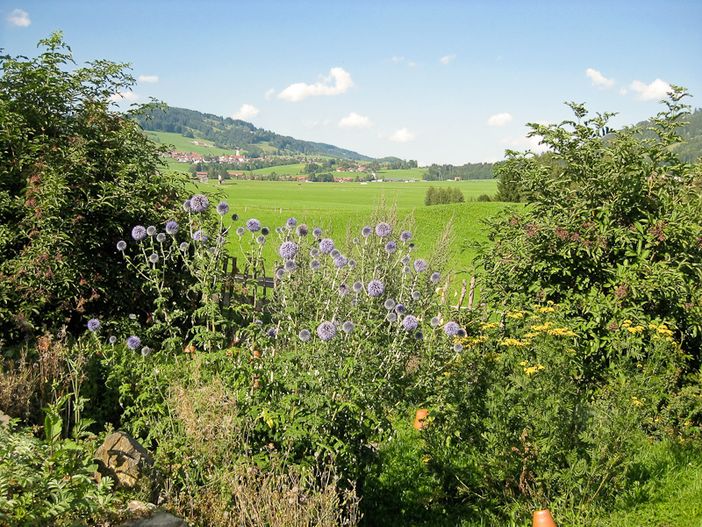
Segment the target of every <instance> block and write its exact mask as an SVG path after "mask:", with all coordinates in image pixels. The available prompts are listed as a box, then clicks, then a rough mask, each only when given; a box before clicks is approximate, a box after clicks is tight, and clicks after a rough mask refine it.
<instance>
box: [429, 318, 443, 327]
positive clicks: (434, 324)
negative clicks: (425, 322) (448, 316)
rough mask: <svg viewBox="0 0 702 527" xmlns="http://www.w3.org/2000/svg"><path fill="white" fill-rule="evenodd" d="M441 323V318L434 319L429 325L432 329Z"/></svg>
mask: <svg viewBox="0 0 702 527" xmlns="http://www.w3.org/2000/svg"><path fill="white" fill-rule="evenodd" d="M440 323H441V321H440V320H439V317H432V319H431V320H430V321H429V324H431V327H433V328H435V327H436V326H438V325H439V324H440Z"/></svg>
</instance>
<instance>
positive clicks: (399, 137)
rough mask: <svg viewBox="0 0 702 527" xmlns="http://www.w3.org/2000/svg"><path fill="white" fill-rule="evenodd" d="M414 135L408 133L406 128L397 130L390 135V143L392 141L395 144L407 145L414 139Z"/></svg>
mask: <svg viewBox="0 0 702 527" xmlns="http://www.w3.org/2000/svg"><path fill="white" fill-rule="evenodd" d="M414 137H415V136H414V134H413V133H412V132H410V131H409V130H408V129H407V128H400V129H399V130H395V131H394V132H393V133H392V134H390V137H388V139H390V141H394V142H395V143H407V142H409V141H411V140H412V139H414Z"/></svg>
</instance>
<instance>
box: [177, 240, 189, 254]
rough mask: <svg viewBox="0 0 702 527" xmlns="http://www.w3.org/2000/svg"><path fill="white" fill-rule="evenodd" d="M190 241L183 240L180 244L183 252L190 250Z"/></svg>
mask: <svg viewBox="0 0 702 527" xmlns="http://www.w3.org/2000/svg"><path fill="white" fill-rule="evenodd" d="M188 247H189V245H188V242H181V243H180V245H179V246H178V249H180V250H181V251H182V252H185V251H187V250H188Z"/></svg>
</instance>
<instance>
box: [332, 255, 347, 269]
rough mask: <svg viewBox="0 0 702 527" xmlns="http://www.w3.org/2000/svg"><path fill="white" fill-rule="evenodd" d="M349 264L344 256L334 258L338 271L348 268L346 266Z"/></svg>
mask: <svg viewBox="0 0 702 527" xmlns="http://www.w3.org/2000/svg"><path fill="white" fill-rule="evenodd" d="M348 263H349V260H348V258H346V256H344V255H343V254H340V255H339V256H337V257H336V258H334V267H336V268H337V269H342V268H343V267H346V265H347V264H348Z"/></svg>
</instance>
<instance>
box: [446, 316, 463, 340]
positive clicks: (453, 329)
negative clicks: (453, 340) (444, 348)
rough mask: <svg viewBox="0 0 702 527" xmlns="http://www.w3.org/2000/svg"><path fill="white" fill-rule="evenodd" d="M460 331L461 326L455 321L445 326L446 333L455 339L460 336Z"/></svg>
mask: <svg viewBox="0 0 702 527" xmlns="http://www.w3.org/2000/svg"><path fill="white" fill-rule="evenodd" d="M460 329H461V326H459V325H458V324H457V323H456V322H454V321H453V320H451V321H449V322H446V324H444V333H446V334H447V335H448V336H449V337H455V336H456V335H458V331H459V330H460Z"/></svg>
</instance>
